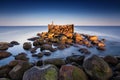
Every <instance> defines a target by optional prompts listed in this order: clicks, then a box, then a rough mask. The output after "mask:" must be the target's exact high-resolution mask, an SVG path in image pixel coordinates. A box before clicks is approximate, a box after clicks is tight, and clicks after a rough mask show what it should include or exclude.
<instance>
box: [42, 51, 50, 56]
mask: <svg viewBox="0 0 120 80" xmlns="http://www.w3.org/2000/svg"><path fill="white" fill-rule="evenodd" d="M42 54H44V55H45V56H50V55H51V52H42Z"/></svg>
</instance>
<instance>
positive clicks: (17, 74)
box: [9, 61, 31, 80]
mask: <svg viewBox="0 0 120 80" xmlns="http://www.w3.org/2000/svg"><path fill="white" fill-rule="evenodd" d="M30 67H31V64H30V63H29V62H27V61H21V62H20V63H19V64H17V65H16V66H15V67H14V68H13V69H12V70H11V71H10V72H9V76H10V77H11V79H13V80H22V77H23V74H24V72H25V71H26V70H28V69H29V68H30Z"/></svg>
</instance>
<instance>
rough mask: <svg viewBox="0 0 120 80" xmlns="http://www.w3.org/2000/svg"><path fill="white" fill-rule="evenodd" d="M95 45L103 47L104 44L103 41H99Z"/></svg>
mask: <svg viewBox="0 0 120 80" xmlns="http://www.w3.org/2000/svg"><path fill="white" fill-rule="evenodd" d="M97 46H98V47H105V44H104V43H103V42H99V43H98V44H97Z"/></svg>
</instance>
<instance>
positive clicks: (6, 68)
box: [0, 65, 11, 78]
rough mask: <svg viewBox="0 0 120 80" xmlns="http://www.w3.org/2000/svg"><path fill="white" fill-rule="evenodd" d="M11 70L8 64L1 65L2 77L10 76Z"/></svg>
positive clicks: (0, 75)
mask: <svg viewBox="0 0 120 80" xmlns="http://www.w3.org/2000/svg"><path fill="white" fill-rule="evenodd" d="M10 71H11V68H10V67H9V66H8V65H4V66H1V67H0V78H3V77H6V78H7V77H9V75H8V73H9V72H10Z"/></svg>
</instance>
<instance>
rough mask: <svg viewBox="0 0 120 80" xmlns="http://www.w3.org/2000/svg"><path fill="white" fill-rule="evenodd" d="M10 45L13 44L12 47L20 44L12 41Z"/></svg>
mask: <svg viewBox="0 0 120 80" xmlns="http://www.w3.org/2000/svg"><path fill="white" fill-rule="evenodd" d="M10 44H12V45H19V44H20V43H18V42H17V41H11V42H10Z"/></svg>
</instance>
